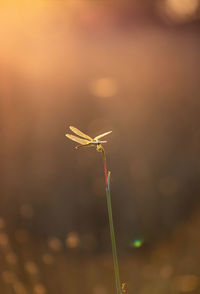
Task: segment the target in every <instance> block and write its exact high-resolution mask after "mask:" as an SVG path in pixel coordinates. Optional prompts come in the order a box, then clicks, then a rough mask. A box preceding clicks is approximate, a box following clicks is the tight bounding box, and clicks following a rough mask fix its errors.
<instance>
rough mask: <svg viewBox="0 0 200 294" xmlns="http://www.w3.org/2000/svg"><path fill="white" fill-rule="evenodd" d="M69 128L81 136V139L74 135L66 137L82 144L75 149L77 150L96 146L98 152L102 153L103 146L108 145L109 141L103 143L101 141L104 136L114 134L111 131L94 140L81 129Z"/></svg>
mask: <svg viewBox="0 0 200 294" xmlns="http://www.w3.org/2000/svg"><path fill="white" fill-rule="evenodd" d="M69 128H70V130H71V131H72V132H73V133H75V134H76V135H78V136H79V137H77V136H74V135H72V134H66V135H65V136H66V137H67V138H69V139H71V140H72V141H75V142H77V143H79V144H80V145H78V146H76V147H75V148H76V149H78V148H80V147H90V146H96V149H97V151H102V148H103V147H102V144H104V143H107V141H102V140H100V139H101V138H103V137H104V136H107V135H108V134H110V133H112V131H109V132H106V133H103V134H101V135H98V136H96V137H94V138H91V137H90V136H88V135H86V134H84V133H83V132H81V131H80V130H79V129H77V128H75V127H73V126H70V127H69ZM80 137H82V138H80Z"/></svg>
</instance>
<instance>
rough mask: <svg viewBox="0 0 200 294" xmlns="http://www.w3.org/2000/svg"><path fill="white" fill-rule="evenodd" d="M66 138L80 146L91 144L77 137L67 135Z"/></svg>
mask: <svg viewBox="0 0 200 294" xmlns="http://www.w3.org/2000/svg"><path fill="white" fill-rule="evenodd" d="M65 136H66V137H67V138H69V139H71V140H72V141H75V142H77V143H79V144H83V145H85V144H89V143H90V141H89V140H86V139H82V138H79V137H76V136H74V135H71V134H66V135H65Z"/></svg>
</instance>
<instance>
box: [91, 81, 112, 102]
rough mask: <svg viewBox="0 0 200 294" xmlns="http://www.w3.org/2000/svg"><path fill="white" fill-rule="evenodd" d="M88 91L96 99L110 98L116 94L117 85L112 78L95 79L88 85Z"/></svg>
mask: <svg viewBox="0 0 200 294" xmlns="http://www.w3.org/2000/svg"><path fill="white" fill-rule="evenodd" d="M90 90H91V92H92V94H93V95H95V96H97V97H102V98H108V97H112V96H114V95H115V94H116V93H117V83H116V81H115V80H114V79H112V78H101V79H97V80H94V81H92V83H91V84H90Z"/></svg>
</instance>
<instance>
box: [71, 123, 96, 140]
mask: <svg viewBox="0 0 200 294" xmlns="http://www.w3.org/2000/svg"><path fill="white" fill-rule="evenodd" d="M69 128H70V130H71V131H72V132H74V133H75V134H76V135H78V136H80V137H83V138H85V139H88V140H92V138H91V137H90V136H88V135H86V134H84V133H83V132H81V131H80V130H79V129H77V128H75V127H73V126H70V127H69Z"/></svg>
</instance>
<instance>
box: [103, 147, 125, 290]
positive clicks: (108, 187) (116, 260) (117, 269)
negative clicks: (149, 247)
mask: <svg viewBox="0 0 200 294" xmlns="http://www.w3.org/2000/svg"><path fill="white" fill-rule="evenodd" d="M102 155H103V158H104V173H105V182H106V196H107V197H106V198H107V206H108V217H109V225H110V237H111V243H112V253H113V262H114V271H115V282H116V288H117V294H121V283H120V277H119V266H118V258H117V248H116V241H115V232H114V225H113V216H112V205H111V196H110V171H109V172H107V166H106V156H105V152H104V151H102Z"/></svg>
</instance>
